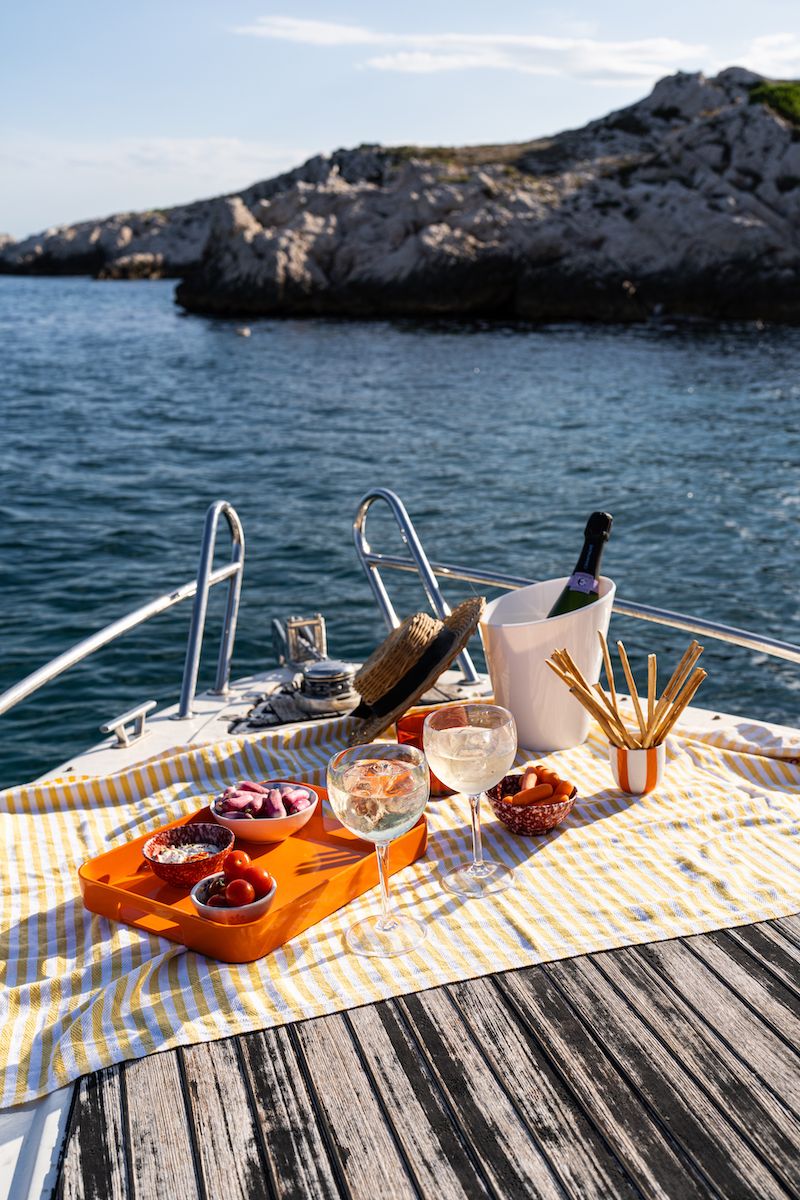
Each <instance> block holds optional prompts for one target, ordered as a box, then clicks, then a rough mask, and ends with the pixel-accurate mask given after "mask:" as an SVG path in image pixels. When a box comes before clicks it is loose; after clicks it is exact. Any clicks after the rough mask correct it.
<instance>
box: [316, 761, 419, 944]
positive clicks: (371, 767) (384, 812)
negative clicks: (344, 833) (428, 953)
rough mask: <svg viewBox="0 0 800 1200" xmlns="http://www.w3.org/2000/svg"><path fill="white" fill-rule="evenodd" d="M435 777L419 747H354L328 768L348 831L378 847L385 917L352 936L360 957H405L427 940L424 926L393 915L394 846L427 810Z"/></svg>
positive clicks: (367, 921) (368, 920)
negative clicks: (391, 851) (391, 867)
mask: <svg viewBox="0 0 800 1200" xmlns="http://www.w3.org/2000/svg"><path fill="white" fill-rule="evenodd" d="M429 792H430V772H429V771H428V765H427V763H426V761H425V756H424V754H423V753H422V751H421V750H417V749H416V748H415V747H414V746H395V745H392V744H391V743H389V744H387V745H378V746H375V745H371V746H353V747H352V748H351V749H349V750H341V751H340V752H339V753H338V754H334V756H333V758H332V759H331V761H330V762H329V764H328V798H329V800H330V802H331V806H332V807H333V811H334V812H335V813H336V816H337V817H338V818H339V820H340V821H341V823H342V824H343V825H344V827H345V829H349V830H350V832H351V833H354V834H356V836H357V837H360V838H365V839H366V840H367V841H369V842H374V844H375V852H376V856H377V859H378V877H379V879H380V886H381V905H382V912H381V915H380V916H379V917H365V918H364V920H363V921H358V922H357V923H356V924H355V925H353V926H351V927H350V929H349V930H348V931H347V944H348V945H349V947H350V949H351V950H355V952H356V953H357V954H368V955H383V956H389V955H394V954H405V953H406V952H407V951H408V950H413V949H415V947H416V946H418V945H419V943H420V942H421V941H422V939H423V938H424V937H425V926H424V925H422V924H421V923H420V922H419V921H415V920H414V918H413V917H408V916H405V915H404V914H399V913H395V912H393V911H392V909H391V907H390V904H389V843H390V842H392V841H393V840H394V839H395V838H398V837H401V836H402V834H404V833H407V832H408V830H409V829H411V827H412V825H415V824H416V823H417V821H418V820H419V818H420V817H421V816H422V813H423V812H424V810H425V805H426V804H427V803H428V794H429Z"/></svg>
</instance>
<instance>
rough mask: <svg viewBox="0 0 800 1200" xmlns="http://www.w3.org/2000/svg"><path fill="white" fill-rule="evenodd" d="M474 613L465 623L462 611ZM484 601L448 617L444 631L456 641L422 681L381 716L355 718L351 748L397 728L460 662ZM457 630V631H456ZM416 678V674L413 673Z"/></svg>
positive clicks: (473, 602) (407, 689) (469, 603)
mask: <svg viewBox="0 0 800 1200" xmlns="http://www.w3.org/2000/svg"><path fill="white" fill-rule="evenodd" d="M468 606H469V608H470V609H471V611H470V613H469V618H468V619H467V620H464V619H463V615H464V613H463V610H464V609H465V608H467V607H468ZM484 607H485V601H484V600H483V598H482V597H481V598H477V597H476V598H474V599H473V600H469V601H464V603H463V604H460V605H459V606H458V607H457V608H456V609H454V610H453V612H452V613H450V615H449V616H447V617H445V619H444V621H443V622H442V627H443V631H444V630H452V631H453V632H454V633H455V640H454V641H452V642H450V643H449V645H448V646H447V648H446V649H442V651H441V652H440V653H437V654H436V655H435V657H434V661H433V662H432V663H431V664H430V665H428V664H426V669H425V671H424V673H423V675H422V677H421V678H419V677H415V678H414V681H413V684H411V683H409V685H408V686H407V687H405V688H402V689H400V690H401V692H402V694H401V695H398V697H397V699H396V702H395V703H393V704H392V706H391V707H390V708H389V709H388V711H386V712H381V713H380V715H378V714H375V715H372V716H368V717H366V718H365V719H360V718H358V717H355V718H354V725H355V727H354V729H353V730H352V732H351V734H350V737H349V739H348V744H349V745H351V746H363V745H366V744H367V743H368V742H371V741H373V740H374V738H376V737H378V736H379V735H380V734H381V733H383V732H384V730H386V729H388V728H389V726H390V725H394V723H395V721H396V720H397V719H398V717H402V715H403V713H405V712H407V711H408V709H409V708H411V707H412V706H413V705H414V704H415V703H416V702H417V700H419V698H420V696H424V694H425V692H427V690H428V688H430V687H433V685H434V683H435V682H436V680H437V679H438V678H439V676H440V675H441V674H442V672H443V671H446V670H447V668H448V667H449V666H450V664H451V663H452V662H453V660H454V659H456V658H458V656H459V654H460V653H461V651H462V650H463V649H464V647H465V646H466V645H467V643H468V642H469V640H470V638H471V637H472V636H473V634H474V633H476V631H477V628H478V623H479V621H480V619H481V616H482V614H483V609H484ZM454 626H456V628H455V629H454ZM412 674H413V671H412Z"/></svg>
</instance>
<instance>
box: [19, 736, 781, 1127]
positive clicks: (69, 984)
mask: <svg viewBox="0 0 800 1200" xmlns="http://www.w3.org/2000/svg"><path fill="white" fill-rule="evenodd" d="M343 740H344V725H343V723H342V722H337V721H334V722H332V723H330V724H328V725H320V726H315V727H311V728H308V729H306V730H303V731H302V732H300V733H297V732H295V733H291V734H290V733H287V732H280V731H279V732H269V733H266V734H264V735H263V736H260V737H257V738H253V739H239V740H232V741H225V742H220V743H215V744H213V745H207V746H198V747H191V748H186V749H183V750H179V751H175V752H173V753H171V754H170V755H168V756H165V757H162V758H158V759H155V760H152V761H149V762H146V763H143V764H140V765H139V766H137V767H133V768H130V769H127V770H125V771H123V772H122V773H120V774H117V775H113V776H110V777H107V778H103V779H82V780H74V779H70V780H60V781H58V780H57V781H54V782H47V783H44V784H41V785H34V786H30V787H21V788H14V789H11V790H9V791H6V792H4V793H2V794H0V828H2V835H3V844H4V847H5V854H4V870H3V873H2V880H1V881H0V890H1V893H2V910H1V911H2V926H3V929H2V935H1V936H2V951H1V953H0V957H1V958H2V982H3V990H2V993H0V1071H1V1072H2V1075H1V1076H0V1079H1V1081H2V1101H1V1102H0V1103H2V1104H3V1105H4V1106H5V1105H12V1104H17V1103H21V1102H22V1101H25V1100H29V1099H32V1098H34V1097H37V1096H42V1095H44V1094H46V1093H47V1092H49V1091H52V1090H54V1089H55V1088H58V1087H60V1086H62V1085H63V1084H65V1083H67V1082H69V1081H71V1080H74V1079H76V1078H77V1077H78V1076H80V1075H82V1074H85V1073H86V1072H89V1071H93V1070H96V1069H97V1068H100V1067H105V1066H108V1065H110V1064H111V1063H115V1062H119V1061H122V1060H125V1059H130V1058H138V1057H141V1056H143V1055H146V1054H149V1053H151V1052H153V1051H155V1050H160V1049H165V1048H167V1047H172V1046H178V1045H186V1044H190V1043H193V1042H200V1041H206V1040H213V1039H216V1038H223V1037H228V1036H230V1035H232V1034H237V1033H242V1032H245V1031H247V1030H252V1029H260V1028H266V1027H268V1026H272V1025H278V1024H282V1023H285V1022H289V1021H294V1020H298V1019H301V1018H305V1017H313V1016H316V1015H319V1014H322V1013H328V1012H332V1011H335V1010H338V1009H344V1008H349V1007H351V1006H355V1005H360V1004H364V1003H367V1002H370V1001H375V1000H380V999H382V998H384V997H388V996H396V995H400V994H402V993H407V992H412V991H417V990H420V989H422V988H428V987H432V986H435V985H437V984H442V983H446V982H451V981H453V980H458V979H466V978H470V977H473V976H476V975H483V974H488V973H490V972H493V971H501V970H506V969H508V968H514V967H522V966H526V965H529V964H532V963H538V962H543V961H548V960H552V959H558V958H565V957H569V956H571V955H576V954H583V953H586V952H588V951H595V950H605V949H609V948H612V947H615V946H623V945H630V944H634V943H641V942H651V941H658V940H661V939H664V938H671V937H675V936H677V935H681V934H691V933H699V932H703V931H707V930H711V929H716V928H723V927H729V926H734V925H741V924H747V923H749V922H752V921H759V920H764V919H766V918H769V917H778V916H785V915H787V914H789V913H792V912H795V911H796V910H797V909H798V907H800V905H799V904H798V898H797V895H798V879H799V878H800V875H798V868H800V837H798V821H799V818H798V792H800V765H799V763H800V738H798V737H794V736H792V737H788V736H779V735H778V734H776V733H775V731H773V730H770V729H769V728H767V727H763V726H759V725H755V724H744V723H742V724H740V725H739V726H737V727H736V728H735V729H734V730H733V731H730V730H728V731H717V732H708V733H692V734H691V735H690V736H688V735H681V736H673V737H671V738H670V739H669V745H668V763H667V769H666V775H665V780H664V783H663V785H662V786H661V787H659V788H658V789H657V791H655V792H653V793H652V794H651V795H648V796H644V797H631V796H626V795H623V794H621V793H620V792H619V791H617V790H616V789H615V788H614V787H613V781H612V779H611V774H610V770H609V765H608V759H607V751H606V748H605V745H604V743H603V742H602V740H601V738H600V734H599V731H598V730H593V731H592V733H591V734H590V737H589V740H588V741H587V742H586V743H585V744H584V745H583V746H579V747H577V748H576V749H573V750H569V751H564V752H562V753H559V754H555V755H551V756H549V761H550V762H551V764H552V765H553V766H554V768H555V769H556V770H557V772H558V773H559V775H561V776H563V777H564V778H567V779H571V780H574V781H575V782H576V783H577V785H578V789H579V796H578V799H577V801H576V804H575V807H574V809H573V811H572V813H571V814H570V816H569V817H568V819H567V820H566V822H565V823H564V824H563V825H562V826H561V827H560V828H558V829H556V830H554V831H552V832H551V833H549V834H546V835H544V836H541V837H538V838H533V839H525V838H516V837H514V836H513V835H511V834H510V833H508V832H507V831H506V830H505V829H504V828H503V826H501V825H500V824H499V823H498V822H497V821H495V820H494V819H493V818H492V814H491V812H490V811H489V809H488V806H486V811H485V843H486V849H487V853H490V854H492V855H494V856H496V857H499V858H500V859H501V860H502V861H504V862H506V863H507V864H508V865H509V866H512V867H513V868H514V869H515V873H516V886H515V887H514V888H512V889H510V890H509V891H507V892H504V893H502V894H500V895H497V896H493V897H491V898H489V899H485V900H471V901H466V902H464V901H461V900H459V899H457V898H456V897H454V896H451V895H449V894H448V893H446V892H444V891H443V889H442V887H441V885H440V882H439V877H440V873H441V872H442V870H443V869H444V870H447V869H448V868H450V867H452V866H453V865H454V864H455V863H456V862H457V861H459V860H461V859H464V858H465V857H467V856H468V854H469V845H470V837H469V817H468V809H467V803H466V801H465V800H464V799H463V798H462V797H458V796H455V797H451V798H447V799H441V800H432V801H431V802H430V804H429V807H428V821H429V830H430V845H429V850H428V853H427V856H426V857H425V858H424V859H422V860H421V861H419V862H417V863H415V864H414V865H413V866H411V867H408V868H406V869H405V870H404V871H402V872H401V873H399V874H398V875H397V876H395V877H394V879H393V881H392V890H393V893H394V899H395V902H396V903H397V905H398V907H407V908H408V909H409V911H411V912H413V913H414V914H415V915H416V916H418V917H420V918H422V919H423V920H424V921H425V922H426V923H427V925H428V937H427V939H426V941H425V942H424V943H423V944H422V947H421V948H420V949H419V950H418V951H416V952H415V953H413V954H410V955H407V956H404V957H403V956H401V957H399V958H393V959H388V960H386V961H380V960H374V959H371V960H366V959H362V958H358V957H357V956H355V955H353V954H351V953H349V952H348V951H347V949H346V948H345V946H344V943H343V931H344V930H345V929H346V928H347V927H348V926H349V925H350V924H351V923H352V922H353V921H354V920H355V919H357V918H358V917H359V916H360V915H363V914H366V913H368V912H370V911H375V910H376V909H377V907H378V897H377V894H376V893H375V892H373V893H369V894H367V895H365V896H363V897H361V898H360V899H358V900H356V901H353V903H352V904H350V905H349V906H348V907H347V908H346V909H345V910H342V911H340V912H338V913H335V914H334V915H333V916H331V917H329V918H326V919H325V920H324V921H322V922H321V923H320V924H318V925H316V926H314V927H313V928H312V929H309V930H308V931H307V932H306V933H304V934H302V935H300V936H299V937H297V938H296V939H294V941H292V942H290V943H289V944H287V945H285V946H284V947H282V949H280V950H278V951H276V952H275V953H274V954H272V955H269V956H268V957H267V958H264V959H262V960H261V961H260V962H256V963H250V964H247V965H243V966H231V965H227V964H224V963H219V962H214V961H211V960H208V959H205V958H203V957H202V956H200V955H198V954H195V953H193V952H190V951H187V950H186V949H184V948H183V947H181V946H178V945H175V944H173V943H171V942H168V941H165V940H164V939H161V938H159V937H156V936H154V935H148V934H144V933H141V932H139V931H137V930H135V929H132V928H129V927H127V926H125V925H118V924H114V923H112V922H110V921H108V920H106V919H105V918H103V917H99V916H95V915H93V914H91V913H89V912H87V911H85V910H84V908H83V905H82V903H81V899H80V893H79V889H78V880H77V874H76V869H77V866H78V864H79V863H81V862H83V861H84V860H85V859H87V858H89V857H91V856H93V855H95V854H97V853H99V852H101V851H102V850H104V849H107V848H108V847H109V846H112V845H114V844H115V843H117V842H119V841H121V840H123V839H127V838H130V837H132V836H136V835H138V834H140V833H142V832H144V831H145V830H147V829H149V828H152V827H154V826H157V825H158V824H160V823H163V822H164V821H165V820H166V819H173V818H176V817H178V816H180V815H182V814H185V813H189V812H191V811H192V810H194V809H196V808H197V807H199V805H200V803H201V802H202V801H201V798H202V797H203V796H204V795H207V794H208V793H209V792H215V791H218V790H219V789H221V788H222V787H224V786H225V785H227V784H229V783H231V782H233V781H234V780H236V779H237V778H243V777H251V778H258V779H261V778H266V777H269V776H273V777H280V778H284V779H285V778H289V779H291V778H296V779H305V780H308V781H309V782H315V783H322V782H324V774H325V766H326V764H327V761H328V758H329V757H330V755H331V754H332V753H333V751H334V750H335V749H338V748H339V747H340V746H341V745H342V744H343Z"/></svg>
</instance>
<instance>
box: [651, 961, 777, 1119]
mask: <svg viewBox="0 0 800 1200" xmlns="http://www.w3.org/2000/svg"><path fill="white" fill-rule="evenodd" d="M639 951H640V953H641V954H642V955H644V957H645V959H646V960H647V961H648V962H650V963H652V964H653V965H654V966H655V967H657V969H658V970H659V971H660V972H661V973H662V974H663V975H664V976H665V978H667V979H668V980H669V981H670V983H672V985H673V986H674V987H675V989H676V991H678V992H679V993H681V994H682V995H683V996H685V997H687V999H689V1000H690V1001H691V1003H692V1005H693V1007H694V1008H695V1009H697V1011H698V1012H702V1013H703V1016H704V1018H705V1020H706V1021H707V1022H708V1024H709V1025H711V1027H712V1028H713V1029H714V1030H716V1032H717V1033H718V1034H719V1036H720V1037H721V1038H722V1040H723V1041H725V1042H727V1044H728V1045H729V1046H730V1047H731V1048H732V1049H733V1050H734V1051H735V1052H736V1053H737V1054H738V1055H739V1056H740V1057H741V1058H742V1059H743V1060H744V1061H745V1062H746V1063H747V1064H748V1066H750V1068H751V1069H752V1070H753V1071H754V1072H755V1073H756V1075H758V1076H759V1077H760V1078H761V1079H763V1080H764V1081H765V1083H768V1084H769V1086H770V1087H771V1088H772V1089H773V1091H774V1092H775V1094H776V1095H777V1096H780V1097H781V1099H782V1100H783V1102H784V1103H785V1104H786V1105H787V1107H789V1108H791V1109H792V1111H793V1112H794V1113H796V1114H798V1113H800V1074H799V1073H797V1072H796V1071H792V1070H787V1066H786V1063H787V1058H789V1057H793V1051H792V1050H791V1049H790V1047H789V1045H788V1044H787V1043H786V1042H785V1041H784V1040H783V1039H782V1038H780V1037H779V1036H778V1035H777V1034H776V1033H773V1031H772V1030H771V1029H769V1028H768V1027H767V1026H766V1025H765V1024H764V1023H763V1021H761V1020H760V1018H759V1017H758V1016H757V1015H756V1013H754V1012H753V1011H752V1009H750V1008H749V1007H748V1006H747V1005H746V1004H745V1003H744V1002H743V1001H741V1000H740V999H739V997H738V996H736V995H735V994H734V993H733V992H732V991H731V990H730V988H728V987H725V986H724V985H722V984H721V983H720V981H719V980H718V979H717V978H716V976H715V975H714V974H713V972H712V971H710V970H709V969H708V967H707V966H706V965H705V963H703V962H702V961H701V960H700V959H699V958H698V956H697V955H696V954H693V953H692V951H691V950H690V949H689V948H688V946H686V945H684V944H683V942H681V941H674V942H654V943H653V944H652V945H649V946H642V947H640V948H639Z"/></svg>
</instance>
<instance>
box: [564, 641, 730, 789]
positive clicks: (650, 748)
mask: <svg viewBox="0 0 800 1200" xmlns="http://www.w3.org/2000/svg"><path fill="white" fill-rule="evenodd" d="M599 638H600V646H601V649H602V651H603V663H604V665H605V670H606V681H607V683H608V692H606V691H605V689H604V688H603V686H602V684H600V683H596V684H594V685H592V684H589V683H587V681H586V679H585V677H584V676H583V674H582V673H581V671H580V669H579V668H578V667H577V666H576V665H575V662H574V660H573V659H572V657H571V655H570V654H569V651H567V650H555V651H554V652H553V654H552V655H551V657H550V659H549V660H548V663H547V665H548V667H550V669H551V670H552V671H554V672H555V674H556V675H558V677H559V679H561V680H562V682H563V683H564V684H565V685H566V686H567V687H568V688H569V690H570V692H571V693H572V695H573V696H574V697H575V699H576V700H577V701H578V703H579V704H582V705H583V707H584V708H585V709H586V711H587V712H588V713H589V714H590V715H591V716H592V717H594V719H595V720H596V721H597V723H598V725H599V726H600V728H601V729H602V730H603V733H604V734H605V735H606V737H607V738H608V757H609V762H610V763H611V771H612V773H613V775H614V780H615V782H616V784H617V786H618V787H619V788H621V789H622V791H623V792H628V793H630V794H631V795H633V796H643V795H645V794H646V793H647V792H652V791H653V789H654V788H656V787H658V785H659V783H660V782H661V778H662V776H663V774H664V764H665V762H666V753H665V741H666V737H667V734H668V733H669V732H670V730H671V729H672V728H673V726H674V725H675V722H676V721H677V720H678V718H679V717H680V716H681V714H682V713H683V711H684V709H686V707H687V706H688V704H689V703H690V701H691V700H692V698H693V696H694V694H695V692H696V691H697V689H698V688H699V687H700V684H701V683H702V682H703V680H704V679H706V678H707V675H706V672H705V671H704V670H702V668H701V667H698V666H697V660H698V659H699V657H700V655H701V654H702V653H703V647H702V646H701V645H699V643H698V642H695V641H693V642H691V643H690V645H689V646H688V648H687V650H686V652H685V653H684V655H683V658H682V659H681V660H680V662H679V663H678V665H677V667H676V668H675V670H674V671H673V672H672V675H671V676H670V679H669V682H668V683H667V685H666V687H665V688H664V690H663V692H662V693H661V695H660V696H659V695H658V688H657V680H658V661H657V659H656V656H655V654H648V656H647V698H646V699H644V698H641V699H640V697H639V692H638V690H637V687H636V680H635V679H634V677H633V671H632V670H631V665H630V662H629V661H628V655H627V652H626V650H625V646H624V645H623V643H622V642H617V651H618V653H619V661H620V663H621V665H622V671H623V674H624V676H625V681H626V683H627V685H628V689H629V691H630V698H631V705H632V707H633V715H634V721H635V723H634V721H630V720H629V719H627V718H626V717H625V716H624V715H623V713H622V710H621V708H620V703H619V697H618V695H617V688H616V680H615V678H614V667H613V665H612V662H611V654H610V652H609V649H608V643H607V642H606V639H605V637H604V636H603V634H602V633H601V634H599Z"/></svg>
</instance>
